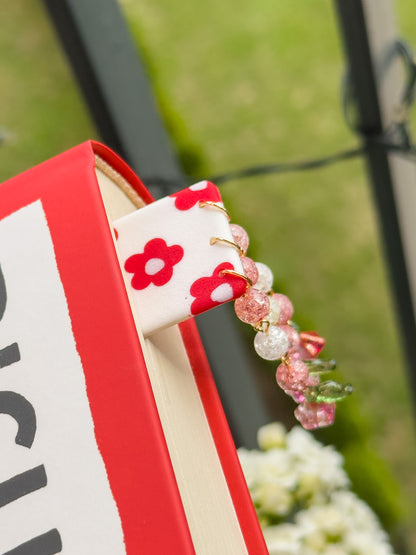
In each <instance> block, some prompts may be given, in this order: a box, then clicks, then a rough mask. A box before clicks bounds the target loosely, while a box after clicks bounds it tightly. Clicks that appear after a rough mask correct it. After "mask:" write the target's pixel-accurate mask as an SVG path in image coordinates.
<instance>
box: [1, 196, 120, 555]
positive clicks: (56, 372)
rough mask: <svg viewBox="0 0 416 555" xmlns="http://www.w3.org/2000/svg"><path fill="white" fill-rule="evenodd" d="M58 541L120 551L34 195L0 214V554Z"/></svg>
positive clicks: (55, 547) (81, 550) (93, 550)
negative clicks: (30, 201) (28, 201)
mask: <svg viewBox="0 0 416 555" xmlns="http://www.w3.org/2000/svg"><path fill="white" fill-rule="evenodd" d="M25 542H29V543H28V544H26V545H25V546H24V547H23V545H22V544H25ZM30 542H32V543H30ZM60 542H61V543H62V552H63V553H67V554H72V555H84V554H85V555H92V554H100V555H105V554H108V555H110V554H111V555H119V554H125V552H126V550H125V546H124V541H123V533H122V529H121V522H120V517H119V514H118V511H117V507H116V504H115V501H114V498H113V496H112V494H111V490H110V486H109V483H108V479H107V475H106V470H105V466H104V462H103V460H102V458H101V455H100V453H99V450H98V447H97V444H96V441H95V436H94V424H93V419H92V416H91V412H90V406H89V403H88V398H87V393H86V386H85V379H84V372H83V368H82V365H81V360H80V357H79V355H78V353H77V350H76V345H75V340H74V336H73V333H72V329H71V320H70V316H69V313H68V307H67V303H66V298H65V294H64V290H63V286H62V283H61V280H60V276H59V271H58V268H57V265H56V260H55V255H54V249H53V243H52V239H51V235H50V232H49V228H48V225H47V221H46V217H45V214H44V212H43V208H42V205H41V202H40V201H37V202H35V203H33V204H31V205H29V206H27V207H25V208H22V209H21V210H19V211H17V212H15V213H14V214H12V215H10V216H9V217H7V218H5V219H4V220H2V221H0V553H7V552H9V551H11V553H13V554H16V555H19V554H20V553H31V555H43V554H44V553H51V554H52V553H58V552H60V551H61V549H60V548H59V543H60ZM19 546H20V547H19Z"/></svg>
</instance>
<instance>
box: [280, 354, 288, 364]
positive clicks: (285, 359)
mask: <svg viewBox="0 0 416 555" xmlns="http://www.w3.org/2000/svg"><path fill="white" fill-rule="evenodd" d="M280 360H281V361H282V362H283V364H286V366H289V359H288V357H287V355H283V356H282V357H280Z"/></svg>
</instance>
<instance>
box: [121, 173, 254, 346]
mask: <svg viewBox="0 0 416 555" xmlns="http://www.w3.org/2000/svg"><path fill="white" fill-rule="evenodd" d="M113 227H114V233H115V237H116V245H117V251H118V255H119V258H120V263H121V268H122V271H123V274H124V277H125V280H126V284H127V287H128V289H129V293H130V296H131V298H132V300H133V303H134V306H135V308H136V312H137V315H138V318H139V321H140V324H141V327H142V330H143V334H144V336H149V335H151V334H152V333H154V332H156V331H158V330H160V329H163V328H166V327H168V326H171V325H173V324H176V323H178V322H182V321H183V320H186V319H187V318H189V317H191V316H196V315H197V314H200V313H202V312H205V311H206V310H209V309H211V308H214V307H216V306H218V305H220V304H222V303H225V302H228V301H231V300H234V299H236V298H238V297H240V296H241V295H243V294H244V293H245V291H246V289H247V284H248V282H249V280H248V279H247V277H246V276H245V272H244V270H243V266H242V263H241V260H240V255H241V254H242V252H241V248H240V247H239V246H238V245H237V244H236V243H235V241H234V239H233V235H232V232H231V228H230V224H229V218H228V215H227V212H226V210H225V209H224V206H223V204H222V201H221V196H220V193H219V191H218V189H217V187H216V186H215V185H213V184H212V183H210V182H208V181H201V182H200V183H196V184H195V185H192V186H191V187H189V188H187V189H184V190H183V191H180V192H178V193H174V194H173V195H170V196H169V197H165V198H163V199H161V200H158V201H156V202H154V203H152V204H149V205H147V206H145V207H144V208H141V209H140V210H137V211H136V212H133V213H132V214H129V215H127V216H124V217H122V218H120V219H118V220H116V221H115V222H113Z"/></svg>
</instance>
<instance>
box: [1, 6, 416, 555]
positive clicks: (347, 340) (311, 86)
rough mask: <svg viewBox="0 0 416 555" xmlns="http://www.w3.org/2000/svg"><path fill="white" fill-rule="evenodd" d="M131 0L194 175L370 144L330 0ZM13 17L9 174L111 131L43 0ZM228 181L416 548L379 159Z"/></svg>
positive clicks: (7, 25) (414, 36)
mask: <svg viewBox="0 0 416 555" xmlns="http://www.w3.org/2000/svg"><path fill="white" fill-rule="evenodd" d="M120 5H121V8H122V10H123V13H124V15H125V16H126V18H127V20H128V25H129V28H130V30H131V32H132V34H133V36H134V39H135V41H136V43H137V47H138V49H139V51H140V53H141V55H142V57H143V59H144V61H145V66H146V70H147V73H148V75H149V78H150V80H151V84H152V88H153V93H154V95H155V98H156V99H157V103H158V106H159V109H160V112H161V114H162V115H163V118H164V121H165V123H166V125H167V127H168V131H169V133H170V136H171V138H172V141H173V144H174V148H175V150H176V152H177V155H178V157H179V158H180V160H181V162H182V165H183V167H184V170H185V172H186V173H187V174H188V175H190V176H195V178H199V177H206V176H211V175H215V174H221V173H224V172H227V171H230V170H234V169H237V168H241V167H246V166H251V165H258V164H263V163H273V162H292V161H298V160H303V159H309V158H315V157H323V156H327V155H329V154H332V153H334V152H336V151H338V150H343V149H346V148H352V147H356V146H358V145H359V140H358V138H357V137H355V136H354V135H353V134H352V132H351V130H350V129H349V128H348V126H347V125H346V122H345V119H344V115H343V111H342V106H341V91H342V82H343V75H344V72H345V63H344V57H343V52H342V45H341V39H340V35H339V29H338V26H337V21H336V16H335V13H334V6H333V3H332V2H331V1H330V0H315V1H314V2H311V1H310V0H296V2H274V1H272V0H259V1H258V2H255V3H254V2H249V1H247V0H240V1H239V2H236V1H233V0H232V1H230V2H221V1H219V0H210V2H200V3H195V2H194V3H192V2H186V1H183V0H176V1H175V2H172V1H170V0H157V1H155V0H141V1H140V2H136V1H134V0H122V1H121V2H120ZM395 8H396V13H397V25H398V28H399V33H400V36H401V37H402V38H404V39H405V40H407V42H408V43H409V44H410V46H416V44H415V43H416V4H415V3H414V1H413V0H396V2H395ZM0 17H1V20H2V21H3V29H2V32H1V34H0V48H1V55H0V84H1V86H0V99H1V106H2V111H1V117H0V136H1V144H0V179H1V181H4V180H6V179H8V178H10V177H12V176H13V175H15V174H17V173H20V172H22V171H24V170H25V169H27V168H29V167H30V166H32V165H35V164H37V163H39V162H41V161H43V160H45V159H47V158H49V157H51V156H53V155H56V154H58V153H59V152H61V151H63V150H65V149H67V148H70V147H71V146H74V145H76V144H77V143H79V142H82V141H84V140H87V139H89V138H97V139H99V136H98V133H97V131H96V130H95V128H94V125H93V123H92V121H91V119H90V117H89V114H88V109H87V107H86V105H85V104H84V102H83V99H82V96H81V93H80V92H79V90H78V87H77V83H76V80H75V78H74V76H73V74H72V73H71V69H70V66H69V64H68V62H67V60H66V58H65V55H64V53H63V51H62V49H61V46H60V43H59V41H58V39H57V37H56V35H55V33H54V30H53V27H52V24H51V21H50V19H49V18H48V15H47V13H46V11H45V8H44V6H43V4H42V3H41V2H33V1H30V0H14V1H13V2H10V3H9V2H2V3H1V4H0ZM412 125H413V127H414V126H415V117H414V116H412ZM185 185H186V184H184V186H185ZM221 192H222V195H223V198H224V202H225V204H226V206H227V207H228V209H229V211H230V212H231V214H232V219H233V221H234V222H237V223H240V224H241V225H243V226H244V227H245V228H246V229H247V231H248V233H249V235H250V238H251V246H250V251H249V254H250V256H251V257H252V258H254V259H256V260H260V261H262V262H264V263H266V264H268V265H269V266H270V267H271V268H272V270H273V272H274V274H275V283H276V285H277V289H278V290H279V291H280V292H283V293H285V294H287V295H288V296H289V297H290V298H291V300H292V301H293V304H294V306H295V310H296V313H295V316H296V317H295V321H296V322H297V323H298V324H300V326H301V328H302V329H316V330H317V331H318V332H319V333H320V334H321V335H323V336H324V337H325V338H326V339H327V347H326V348H325V351H326V352H325V355H326V357H328V358H329V357H334V358H335V359H336V360H337V362H338V368H339V372H340V377H341V378H342V379H343V380H344V381H348V382H351V383H353V385H354V388H355V393H354V396H353V397H352V398H350V399H348V400H346V401H345V402H344V403H342V404H340V405H339V408H338V417H337V422H336V424H335V426H334V427H333V428H331V429H328V430H327V431H324V432H320V433H319V434H318V436H317V437H319V438H320V439H321V440H322V441H324V442H328V443H333V444H335V445H336V446H337V447H338V448H339V449H340V450H341V452H342V453H343V455H344V456H345V459H346V468H347V470H348V472H349V474H350V477H351V478H352V481H353V484H354V489H355V491H356V492H357V493H359V495H360V496H362V497H363V498H364V499H366V500H367V501H368V503H369V504H370V505H371V506H372V507H373V509H374V510H375V511H376V512H377V513H378V515H379V517H380V518H381V520H382V522H383V524H384V526H385V527H386V529H387V530H388V531H389V533H390V534H391V536H392V538H393V541H394V542H395V544H396V546H398V547H397V549H398V550H399V549H400V550H402V552H403V553H405V552H406V549H407V553H416V532H415V531H414V530H415V526H414V525H415V522H416V472H415V460H416V442H415V428H414V410H413V405H412V402H413V401H412V398H411V397H412V394H411V391H410V387H409V384H408V380H407V376H406V368H405V365H404V360H403V356H402V352H401V348H400V344H399V340H400V338H399V337H398V332H397V327H396V321H395V314H394V311H393V305H392V299H391V293H390V288H389V283H388V280H387V277H386V268H385V264H384V260H383V252H382V245H381V239H380V236H379V233H378V228H377V215H376V213H375V208H374V205H373V199H372V195H371V191H370V187H369V183H368V179H367V175H366V171H365V166H364V162H363V160H362V159H360V158H358V159H354V160H350V161H344V162H339V163H337V164H334V165H331V166H328V167H326V168H323V169H320V170H313V171H302V172H301V171H299V172H295V173H288V174H279V175H269V176H263V177H255V178H250V179H241V180H234V181H230V182H227V183H225V184H224V185H222V186H221ZM242 333H247V341H251V337H252V334H250V331H248V332H247V330H244V329H242ZM415 340H416V338H415ZM274 371H275V368H274V366H273V365H267V364H266V363H265V365H264V367H263V369H262V372H264V374H265V375H267V376H268V377H267V378H266V380H269V381H270V384H271V385H270V387H271V388H272V389H273V392H272V393H271V395H272V401H271V402H272V403H275V404H276V406H277V405H279V407H280V409H279V415H280V416H281V418H282V420H284V421H285V423H286V424H287V425H289V426H290V425H292V424H293V423H294V421H293V420H292V412H293V408H294V407H293V406H292V405H291V403H290V401H288V400H286V399H283V397H281V396H280V394H279V393H278V392H277V388H276V387H275V386H274V385H273V384H272V382H273V376H274ZM269 402H270V399H269ZM281 407H283V409H282V408H281ZM282 411H283V412H282ZM406 545H407V548H406Z"/></svg>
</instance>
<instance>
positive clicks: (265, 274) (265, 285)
mask: <svg viewBox="0 0 416 555" xmlns="http://www.w3.org/2000/svg"><path fill="white" fill-rule="evenodd" d="M256 266H257V270H258V271H259V279H258V280H257V282H256V285H255V288H256V289H260V291H264V293H268V292H269V291H270V289H271V288H272V286H273V273H272V271H271V270H270V268H269V267H268V266H266V264H263V263H262V262H256Z"/></svg>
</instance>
